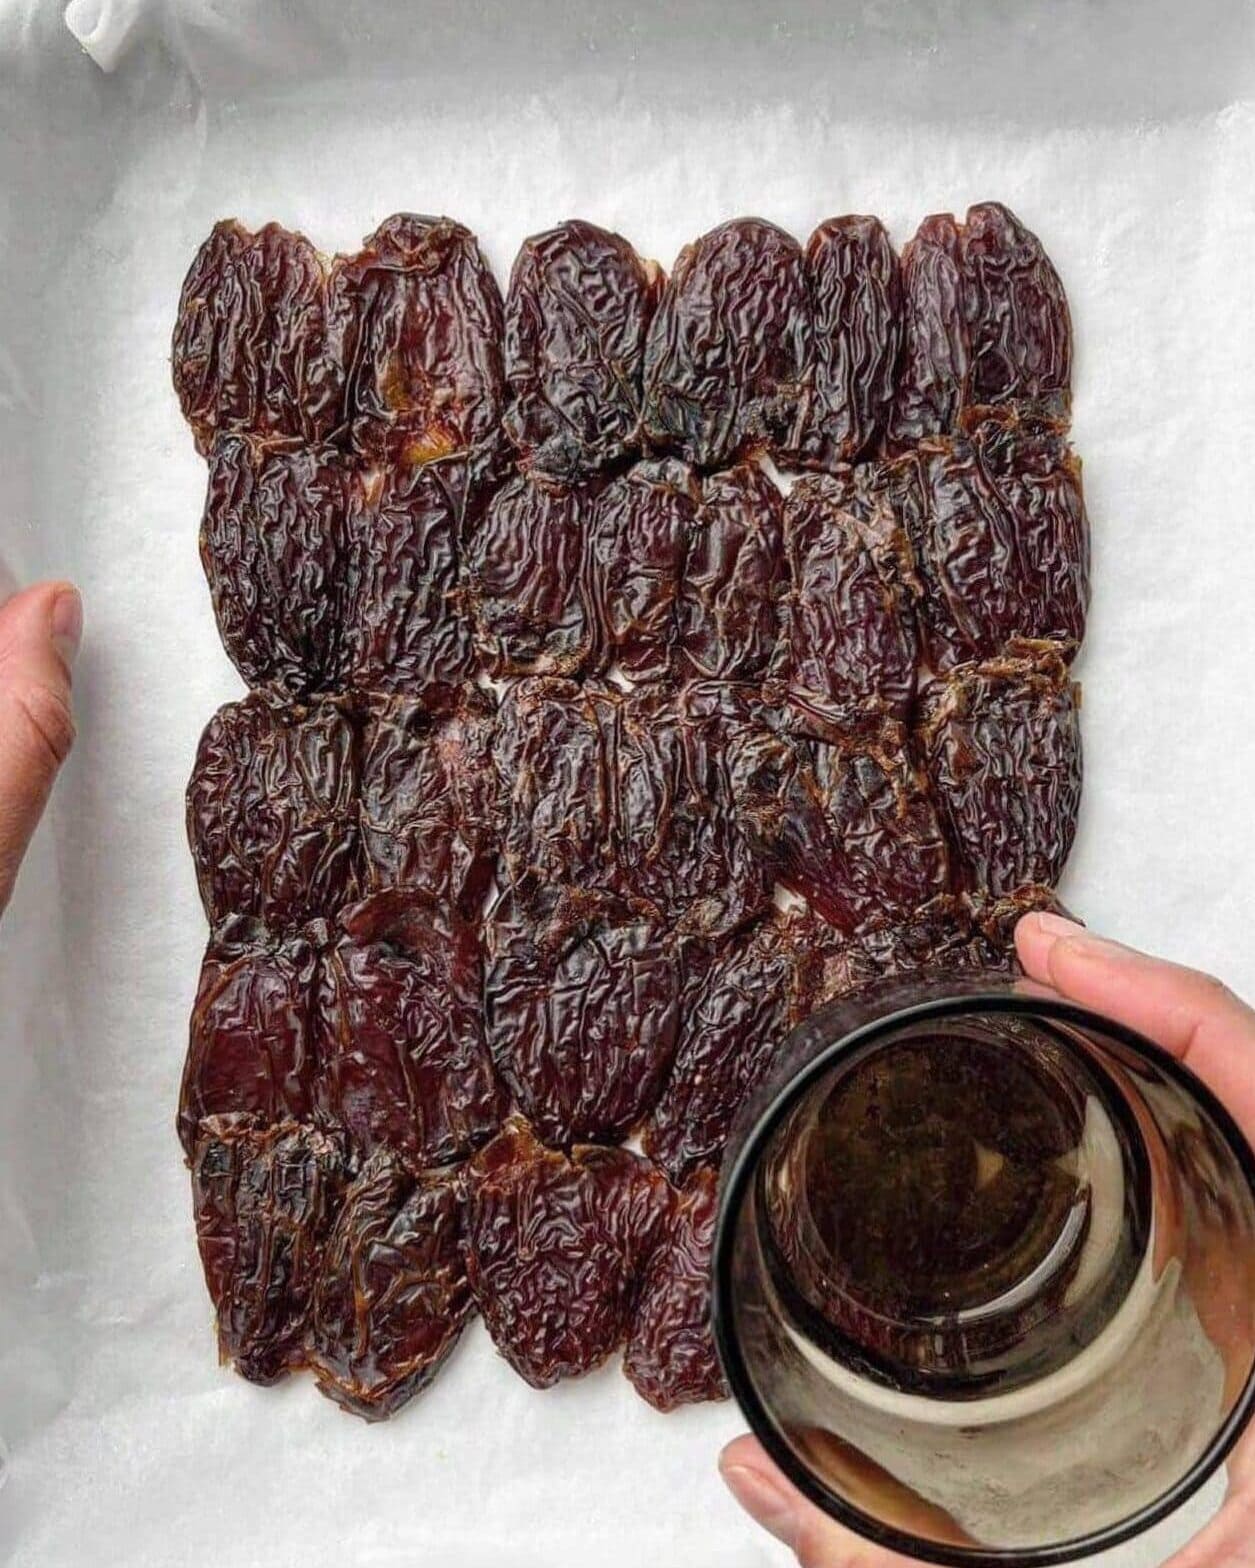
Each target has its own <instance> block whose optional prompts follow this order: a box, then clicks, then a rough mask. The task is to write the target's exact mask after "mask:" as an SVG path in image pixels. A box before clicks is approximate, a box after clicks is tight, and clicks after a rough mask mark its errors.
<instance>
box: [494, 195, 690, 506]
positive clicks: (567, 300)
mask: <svg viewBox="0 0 1255 1568" xmlns="http://www.w3.org/2000/svg"><path fill="white" fill-rule="evenodd" d="M661 289H662V275H661V273H660V271H659V269H658V267H657V266H656V265H655V264H654V263H653V262H647V261H642V260H641V258H640V257H639V256H638V255H637V254H636V252H635V251H634V250H633V249H632V247H631V245H629V244H628V242H627V240H625V239H624V238H623V236H622V235H621V234H612V233H609V232H608V231H607V230H605V229H599V228H598V227H597V226H596V225H595V224H592V223H583V222H580V221H578V220H576V219H572V220H571V221H569V222H567V223H560V224H558V226H557V227H556V228H553V229H548V230H546V232H545V233H543V234H534V235H532V237H531V238H530V239H528V240H524V242H523V246H522V249H521V250H520V251H519V254H518V257H517V258H516V260H515V263H514V270H513V271H512V272H511V274H510V287H509V291H508V293H507V295H506V306H505V374H506V388H507V405H506V412H505V429H506V433H507V435H508V436H509V437H510V439H511V441H512V442H513V443H514V445H515V446H516V447H517V448H518V449H519V451H520V453H521V454H522V455H523V459H524V461H525V462H526V463H527V464H528V465H529V466H530V467H531V468H534V469H536V470H538V471H540V472H542V473H547V474H556V475H562V476H566V477H568V478H573V477H578V476H580V475H583V474H589V473H593V472H595V471H596V470H598V469H601V468H605V467H606V466H607V465H609V464H612V463H618V462H622V461H623V460H624V459H625V458H628V457H630V456H632V455H633V454H635V453H636V452H637V451H639V448H640V424H641V366H642V363H643V360H644V354H645V333H646V330H647V329H648V327H649V323H650V320H651V318H652V317H653V314H654V310H655V308H656V306H657V303H658V296H659V294H660V292H661Z"/></svg>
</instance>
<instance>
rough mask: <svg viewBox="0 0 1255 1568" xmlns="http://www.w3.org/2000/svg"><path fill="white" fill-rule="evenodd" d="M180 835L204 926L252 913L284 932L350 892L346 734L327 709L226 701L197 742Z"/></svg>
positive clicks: (336, 710) (349, 734) (351, 807)
mask: <svg viewBox="0 0 1255 1568" xmlns="http://www.w3.org/2000/svg"><path fill="white" fill-rule="evenodd" d="M187 836H188V842H189V844H190V845H191V849H192V859H193V860H194V861H195V864H196V876H197V880H198V882H199V884H200V895H201V901H202V902H203V903H204V906H205V913H206V915H207V916H208V917H209V922H210V924H211V925H216V924H217V923H218V921H220V920H223V919H225V917H226V916H227V915H254V916H257V917H258V918H260V919H262V920H264V921H265V922H266V923H267V924H268V925H271V926H273V927H275V928H276V929H279V930H282V929H285V928H287V927H289V926H294V925H300V924H302V923H303V922H304V921H306V920H310V919H313V918H315V917H317V916H320V915H326V914H330V913H333V912H334V911H335V910H336V909H337V908H338V907H339V906H340V905H341V904H342V903H345V902H347V900H348V899H350V898H351V897H352V896H353V894H354V891H355V887H356V868H355V861H356V855H357V766H356V761H355V749H354V734H353V726H352V723H351V722H350V720H349V718H348V717H347V715H346V713H345V711H344V709H343V708H342V707H341V706H340V705H339V704H338V703H336V702H330V701H328V702H322V703H318V704H314V705H312V706H308V707H305V706H295V707H290V708H279V707H276V706H272V705H271V704H270V703H269V702H267V701H266V700H264V699H263V698H261V697H256V696H254V697H247V698H245V700H244V701H243V702H229V703H227V704H226V706H225V707H222V708H219V710H218V712H217V713H216V714H215V715H214V716H213V718H212V719H210V721H209V723H208V724H207V725H206V727H205V732H204V734H203V735H202V736H201V739H200V745H199V747H198V748H197V752H196V762H195V765H194V766H193V768H192V777H191V780H190V781H189V783H188V786H187Z"/></svg>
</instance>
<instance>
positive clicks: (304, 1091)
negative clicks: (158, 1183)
mask: <svg viewBox="0 0 1255 1568" xmlns="http://www.w3.org/2000/svg"><path fill="white" fill-rule="evenodd" d="M316 962H317V955H316V952H315V949H314V947H313V946H312V945H311V943H310V942H309V940H308V939H307V937H305V936H304V935H301V934H296V935H292V936H287V937H276V936H273V935H272V934H271V933H269V932H268V931H267V930H266V928H265V927H264V926H263V925H261V923H260V922H259V921H253V920H246V919H240V918H232V919H229V920H227V921H225V922H224V923H223V925H222V926H220V927H219V928H218V930H217V931H215V932H214V934H213V935H212V936H211V937H210V940H209V946H208V949H207V950H206V952H205V960H204V963H203V964H202V965H201V972H200V984H199V986H198V987H197V991H196V1002H195V1004H194V1006H193V1008H192V1022H191V1029H190V1031H189V1040H188V1048H187V1059H186V1061H185V1062H184V1065H183V1083H182V1087H181V1088H180V1091H179V1140H180V1142H181V1143H182V1145H183V1149H184V1152H185V1153H186V1154H187V1156H188V1158H189V1159H190V1158H191V1155H192V1152H193V1149H194V1147H195V1143H196V1135H197V1129H198V1128H199V1126H200V1123H201V1122H202V1121H203V1120H204V1119H205V1117H207V1116H223V1115H237V1114H247V1115H250V1116H252V1117H253V1119H254V1120H255V1122H256V1123H257V1124H258V1125H260V1126H266V1125H269V1124H271V1123H274V1122H281V1121H286V1120H291V1121H307V1120H309V1119H310V1117H311V1116H312V1114H313V1111H314V1106H315V1097H316V1091H317V1081H318V1062H317V1050H316V1040H315V1034H314V984H315V966H316Z"/></svg>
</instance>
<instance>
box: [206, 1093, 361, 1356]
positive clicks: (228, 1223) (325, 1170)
mask: <svg viewBox="0 0 1255 1568" xmlns="http://www.w3.org/2000/svg"><path fill="white" fill-rule="evenodd" d="M344 1179H345V1178H344V1156H343V1151H342V1149H341V1147H340V1143H339V1140H338V1139H337V1138H336V1137H335V1135H334V1134H333V1133H329V1132H324V1131H321V1130H320V1129H318V1128H315V1127H309V1126H305V1125H302V1124H300V1123H297V1122H278V1123H276V1124H275V1125H274V1126H273V1127H263V1128H258V1127H256V1126H253V1125H251V1124H250V1123H249V1122H248V1120H247V1119H242V1118H236V1117H211V1118H210V1119H209V1120H208V1121H207V1122H205V1123H203V1125H202V1129H201V1137H200V1140H199V1142H198V1143H197V1145H196V1156H195V1159H194V1161H193V1164H192V1201H193V1209H194V1212H195V1216H196V1239H197V1242H198V1244H199V1247H200V1257H201V1265H202V1267H203V1268H204V1271H205V1284H206V1286H207V1288H208V1290H209V1296H210V1300H211V1301H212V1302H213V1304H214V1310H215V1312H216V1313H217V1315H218V1343H219V1347H220V1349H221V1354H222V1359H223V1360H224V1361H230V1362H233V1363H234V1365H235V1369H236V1371H237V1372H239V1373H240V1374H241V1376H243V1377H246V1378H248V1379H249V1381H250V1382H253V1383H273V1382H274V1381H275V1380H276V1379H277V1378H280V1377H282V1376H283V1374H284V1373H285V1372H287V1371H289V1370H290V1369H291V1368H294V1367H298V1366H303V1365H304V1364H305V1361H306V1358H307V1343H306V1342H307V1336H308V1332H309V1318H310V1308H311V1305H312V1302H313V1294H314V1287H315V1285H316V1283H317V1280H318V1275H319V1271H320V1270H321V1268H322V1258H323V1248H324V1247H325V1245H326V1241H327V1236H328V1234H329V1232H330V1230H331V1224H332V1221H333V1220H334V1218H335V1215H336V1213H337V1211H338V1209H339V1207H340V1202H341V1198H342V1194H343V1190H344Z"/></svg>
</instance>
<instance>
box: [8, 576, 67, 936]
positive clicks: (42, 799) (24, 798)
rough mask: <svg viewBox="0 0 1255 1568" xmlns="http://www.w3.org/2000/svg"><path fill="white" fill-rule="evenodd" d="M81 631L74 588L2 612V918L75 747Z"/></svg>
mask: <svg viewBox="0 0 1255 1568" xmlns="http://www.w3.org/2000/svg"><path fill="white" fill-rule="evenodd" d="M82 631H83V606H82V602H81V600H80V599H79V596H78V593H77V591H76V590H75V589H74V588H72V587H71V586H70V585H69V584H68V583H56V582H54V583H37V584H36V585H35V586H34V587H32V588H24V589H23V590H22V592H21V593H17V594H14V595H13V597H12V598H11V599H9V600H7V601H6V602H5V603H4V604H3V605H0V914H2V913H3V912H4V909H5V907H6V905H7V904H8V902H9V898H10V896H11V894H12V892H13V884H14V882H15V881H16V880H17V872H18V867H19V866H20V865H21V864H22V856H23V855H24V854H25V853H26V846H27V845H28V844H29V843H30V840H31V834H32V833H34V831H35V828H36V826H37V824H38V822H39V819H40V817H41V816H42V815H43V810H44V807H45V806H46V805H47V803H48V795H49V793H50V791H51V789H52V785H53V780H54V779H55V778H56V776H57V771H58V769H59V768H60V766H61V764H62V763H63V762H64V761H65V759H66V757H67V756H68V755H69V751H70V746H71V744H72V743H73V740H74V720H73V718H72V716H71V712H70V667H71V665H72V664H73V663H74V656H75V654H76V653H77V652H78V645H79V639H80V638H81V636H82Z"/></svg>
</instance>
